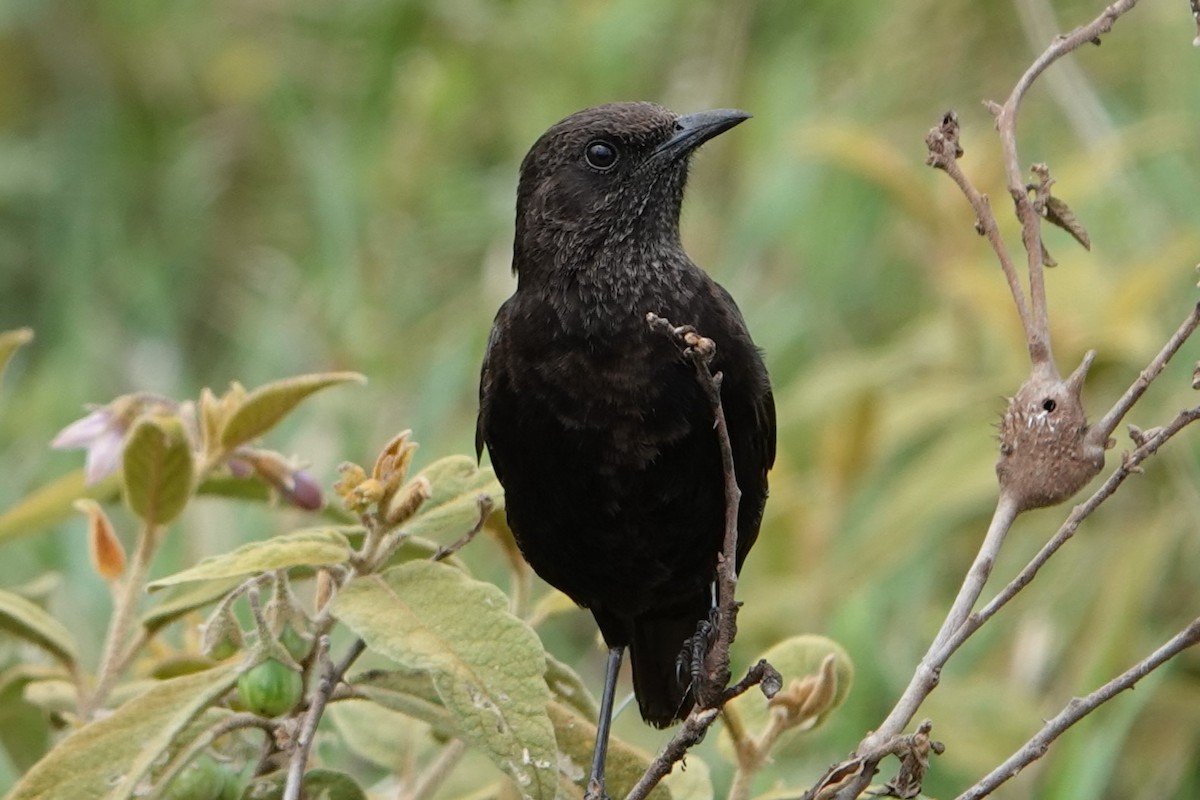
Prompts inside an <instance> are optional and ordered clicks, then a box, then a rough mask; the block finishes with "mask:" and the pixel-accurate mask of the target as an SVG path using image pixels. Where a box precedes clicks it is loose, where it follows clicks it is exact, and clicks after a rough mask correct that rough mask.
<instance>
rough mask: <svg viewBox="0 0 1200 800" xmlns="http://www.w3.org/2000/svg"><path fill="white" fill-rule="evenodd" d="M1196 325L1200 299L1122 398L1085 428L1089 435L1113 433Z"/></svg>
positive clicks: (1097, 437) (1100, 438)
mask: <svg viewBox="0 0 1200 800" xmlns="http://www.w3.org/2000/svg"><path fill="white" fill-rule="evenodd" d="M1197 326H1200V303H1197V304H1196V305H1194V306H1192V310H1191V313H1189V314H1188V315H1187V317H1186V318H1185V319H1184V320H1183V322H1182V323H1181V324H1180V325H1179V328H1178V329H1177V330H1176V331H1175V333H1173V334H1171V338H1170V339H1168V340H1167V343H1166V344H1164V345H1163V347H1162V350H1160V351H1159V352H1158V355H1156V356H1155V357H1154V360H1152V361H1151V362H1150V363H1149V364H1147V365H1146V368H1145V369H1143V370H1142V371H1141V373H1140V374H1139V375H1138V376H1137V380H1135V381H1134V382H1133V383H1132V384H1131V385H1130V387H1129V388H1128V389H1127V390H1125V394H1123V395H1121V399H1120V400H1118V401H1117V402H1116V403H1114V404H1113V407H1112V408H1110V409H1109V410H1108V413H1107V414H1105V415H1104V417H1103V418H1101V419H1100V421H1099V422H1097V423H1096V424H1094V425H1093V426H1092V430H1091V431H1089V432H1088V435H1089V436H1092V437H1094V438H1095V440H1097V441H1099V442H1103V441H1105V440H1107V439H1108V437H1110V436H1112V434H1113V431H1115V430H1116V429H1117V426H1118V425H1120V424H1121V420H1122V419H1124V418H1125V415H1126V414H1127V413H1129V409H1131V408H1133V405H1134V404H1135V403H1136V402H1137V401H1138V400H1140V399H1141V397H1142V395H1143V394H1145V392H1146V389H1148V388H1150V384H1151V383H1152V382H1153V381H1154V379H1155V378H1157V377H1158V376H1159V374H1161V373H1162V371H1163V369H1164V368H1165V367H1166V366H1167V362H1168V361H1170V360H1171V357H1172V356H1174V355H1175V353H1177V352H1178V351H1179V348H1180V347H1182V346H1183V343H1184V342H1186V341H1187V340H1188V337H1190V336H1191V335H1192V334H1193V333H1194V332H1195V331H1196V327H1197Z"/></svg>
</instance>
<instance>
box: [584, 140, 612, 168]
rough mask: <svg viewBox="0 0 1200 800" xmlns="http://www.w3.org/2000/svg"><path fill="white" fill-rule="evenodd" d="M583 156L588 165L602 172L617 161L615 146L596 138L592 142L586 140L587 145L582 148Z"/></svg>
mask: <svg viewBox="0 0 1200 800" xmlns="http://www.w3.org/2000/svg"><path fill="white" fill-rule="evenodd" d="M583 157H584V158H585V159H587V163H588V166H589V167H591V168H592V169H598V170H600V171H601V172H604V171H606V170H610V169H612V166H613V164H616V163H617V148H615V147H613V146H612V145H611V144H609V143H608V142H605V141H602V140H600V139H597V140H596V141H594V142H588V146H587V147H585V148H584V150H583Z"/></svg>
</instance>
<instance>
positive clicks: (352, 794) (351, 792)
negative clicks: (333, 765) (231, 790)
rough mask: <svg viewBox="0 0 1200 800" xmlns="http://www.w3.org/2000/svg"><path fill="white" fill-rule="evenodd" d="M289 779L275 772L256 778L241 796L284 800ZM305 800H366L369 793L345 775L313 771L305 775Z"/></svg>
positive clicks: (329, 770) (302, 786)
mask: <svg viewBox="0 0 1200 800" xmlns="http://www.w3.org/2000/svg"><path fill="white" fill-rule="evenodd" d="M286 782H287V775H286V774H285V773H284V772H283V771H280V772H273V773H271V774H270V775H264V776H263V777H261V778H255V779H254V780H253V781H251V782H250V785H249V786H247V787H246V790H245V791H244V792H242V797H244V798H253V800H282V798H283V789H284V785H285V784H286ZM300 788H301V789H302V790H303V796H304V800H367V795H366V792H364V791H363V790H362V788H361V787H360V786H359V785H358V784H357V783H355V782H354V779H353V778H351V777H350V776H349V775H347V774H346V773H344V772H335V771H334V770H331V769H311V770H309V771H308V772H306V773H304V780H303V781H302V782H301V783H300Z"/></svg>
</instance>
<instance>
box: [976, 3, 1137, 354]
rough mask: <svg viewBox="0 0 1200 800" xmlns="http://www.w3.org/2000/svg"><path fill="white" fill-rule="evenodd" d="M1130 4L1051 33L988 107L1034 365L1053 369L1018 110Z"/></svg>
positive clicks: (1037, 222)
mask: <svg viewBox="0 0 1200 800" xmlns="http://www.w3.org/2000/svg"><path fill="white" fill-rule="evenodd" d="M1135 5H1137V0H1117V2H1115V3H1113V4H1112V5H1110V6H1108V7H1107V8H1105V9H1104V11H1103V12H1101V14H1100V15H1099V16H1098V17H1096V18H1095V19H1094V20H1092V21H1091V22H1090V23H1088V24H1087V25H1082V26H1080V27H1078V28H1076V29H1075V30H1073V31H1072V32H1071V33H1069V34H1066V35H1065V36H1059V37H1057V38H1055V40H1054V41H1053V42H1052V43H1051V44H1050V46H1049V47H1047V48H1046V50H1045V51H1044V52H1043V53H1042V54H1041V55H1040V56H1038V58H1037V59H1036V60H1035V61H1034V62H1033V64H1032V65H1030V67H1029V69H1027V70H1026V71H1025V74H1024V75H1022V76H1021V78H1020V80H1018V81H1017V84H1016V86H1014V87H1013V90H1012V93H1011V94H1009V96H1008V99H1007V100H1006V101H1005V102H1004V105H1003V106H992V108H993V110H994V111H995V113H996V129H997V131H999V134H1000V145H1001V148H1002V149H1003V152H1004V172H1005V175H1006V176H1007V182H1008V191H1009V194H1011V195H1012V198H1013V202H1014V203H1015V204H1016V209H1017V218H1018V219H1019V220H1020V221H1021V240H1022V242H1023V243H1024V245H1025V252H1026V263H1027V264H1028V267H1029V296H1030V311H1031V315H1032V322H1033V334H1034V335H1033V337H1031V338H1030V339H1029V342H1028V344H1029V355H1030V358H1031V360H1032V361H1033V364H1034V367H1035V368H1037V367H1039V366H1041V365H1049V367H1050V368H1053V363H1054V358H1053V354H1052V352H1051V350H1050V322H1049V317H1048V314H1047V311H1046V286H1045V281H1044V276H1043V273H1042V269H1043V267H1042V252H1043V251H1042V234H1041V214H1040V213H1039V212H1038V210H1037V209H1036V208H1035V207H1034V204H1033V202H1032V201H1031V200H1030V198H1029V192H1028V190H1027V189H1026V187H1025V180H1024V177H1023V173H1022V170H1021V166H1020V159H1019V157H1018V155H1017V111H1018V109H1019V107H1020V105H1021V100H1022V99H1024V97H1025V93H1026V92H1028V91H1029V87H1030V86H1032V85H1033V82H1034V81H1035V80H1036V79H1037V77H1038V76H1039V75H1041V74H1042V73H1043V72H1045V71H1046V69H1047V68H1048V67H1049V66H1050V65H1051V64H1053V63H1054V62H1055V61H1057V60H1058V59H1060V58H1062V57H1063V56H1065V55H1067V54H1068V53H1070V52H1073V51H1074V50H1077V49H1078V48H1080V47H1082V46H1083V45H1084V44H1087V43H1088V42H1098V41H1099V37H1100V36H1101V35H1102V34H1105V33H1108V32H1109V31H1110V30H1112V26H1113V24H1114V23H1115V22H1116V21H1117V18H1119V17H1120V16H1121V15H1122V14H1124V13H1125V12H1127V11H1129V10H1130V9H1132V8H1133V7H1134V6H1135Z"/></svg>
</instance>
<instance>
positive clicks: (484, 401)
mask: <svg viewBox="0 0 1200 800" xmlns="http://www.w3.org/2000/svg"><path fill="white" fill-rule="evenodd" d="M501 312H503V307H501ZM497 323H499V314H497ZM499 341H500V325H499V324H495V325H493V326H492V332H491V333H489V334H488V341H487V349H486V350H485V351H484V354H483V365H482V366H481V367H480V369H479V416H478V417H476V418H475V459H476V460H479V459H481V458H483V447H484V445H485V444H486V440H485V437H484V429H485V428H486V426H487V417H488V412H489V411H490V410H491V405H492V391H493V381H494V380H495V375H494V374H493V371H492V359H493V353H494V352H495V350H496V348H497V346H498V344H499Z"/></svg>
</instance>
